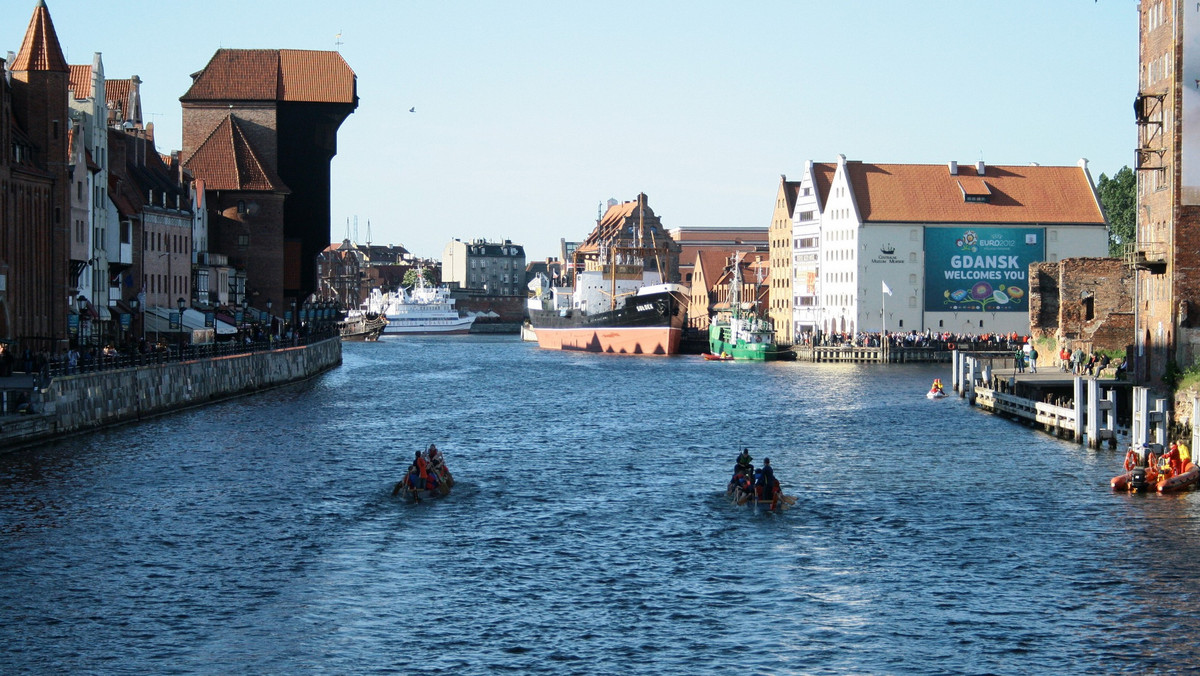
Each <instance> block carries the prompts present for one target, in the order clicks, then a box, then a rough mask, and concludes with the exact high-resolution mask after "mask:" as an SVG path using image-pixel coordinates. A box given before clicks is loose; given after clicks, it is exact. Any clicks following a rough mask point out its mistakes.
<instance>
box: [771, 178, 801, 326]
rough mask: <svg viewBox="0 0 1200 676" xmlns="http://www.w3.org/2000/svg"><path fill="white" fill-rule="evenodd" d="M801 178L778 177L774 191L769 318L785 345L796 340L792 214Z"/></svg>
mask: <svg viewBox="0 0 1200 676" xmlns="http://www.w3.org/2000/svg"><path fill="white" fill-rule="evenodd" d="M799 193H800V182H799V181H789V180H787V176H786V175H781V176H780V177H779V189H778V190H776V191H775V209H774V211H772V213H771V228H770V230H769V231H768V233H767V234H768V238H769V240H770V261H771V291H770V301H769V303H768V305H769V307H770V309H769V311H768V312H767V316H768V318H769V319H770V320H771V323H772V324H773V325H774V326H775V340H776V341H777V342H779V343H782V344H785V345H791V344H792V343H793V342H794V338H795V336H794V331H793V325H792V247H793V242H792V214H793V213H794V212H795V209H796V196H797V195H798V194H799Z"/></svg>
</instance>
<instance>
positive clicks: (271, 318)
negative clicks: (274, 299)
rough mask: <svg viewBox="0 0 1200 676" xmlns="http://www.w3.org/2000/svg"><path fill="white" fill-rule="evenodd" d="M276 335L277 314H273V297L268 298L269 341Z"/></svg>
mask: <svg viewBox="0 0 1200 676" xmlns="http://www.w3.org/2000/svg"><path fill="white" fill-rule="evenodd" d="M274 335H275V315H273V314H271V299H270V298H268V299H267V342H268V343H269V342H271V338H272V337H273V336H274Z"/></svg>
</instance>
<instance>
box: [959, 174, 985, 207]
mask: <svg viewBox="0 0 1200 676" xmlns="http://www.w3.org/2000/svg"><path fill="white" fill-rule="evenodd" d="M958 189H959V190H961V191H962V194H963V201H964V202H987V201H988V200H990V199H991V197H992V190H991V188H989V187H988V184H987V181H985V180H983V179H982V178H970V177H963V178H960V179H959V180H958Z"/></svg>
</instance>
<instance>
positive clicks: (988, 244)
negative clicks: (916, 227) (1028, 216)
mask: <svg viewBox="0 0 1200 676" xmlns="http://www.w3.org/2000/svg"><path fill="white" fill-rule="evenodd" d="M1044 239H1045V236H1044V231H1043V230H1042V229H1041V228H925V311H926V312H960V311H966V312H969V311H979V312H984V311H987V312H1028V311H1029V264H1030V263H1038V262H1041V261H1042V260H1044V259H1045V253H1046V246H1045V242H1044Z"/></svg>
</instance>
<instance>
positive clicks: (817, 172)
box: [812, 162, 837, 209]
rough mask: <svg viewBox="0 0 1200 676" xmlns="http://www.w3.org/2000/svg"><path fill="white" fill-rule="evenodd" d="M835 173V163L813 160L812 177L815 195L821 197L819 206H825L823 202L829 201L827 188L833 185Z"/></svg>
mask: <svg viewBox="0 0 1200 676" xmlns="http://www.w3.org/2000/svg"><path fill="white" fill-rule="evenodd" d="M836 173H837V165H836V164H833V163H831V162H824V163H817V162H813V167H812V179H813V183H814V184H815V189H816V191H817V195H818V196H820V199H821V202H820V204H821V208H822V209H824V208H825V203H826V202H827V201H829V189H830V187H831V186H832V185H833V175H834V174H836Z"/></svg>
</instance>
